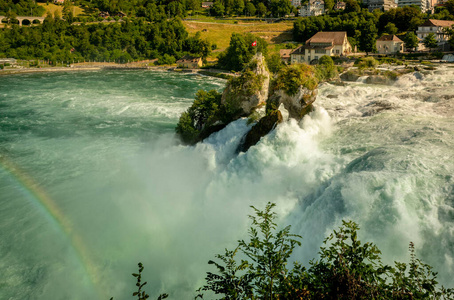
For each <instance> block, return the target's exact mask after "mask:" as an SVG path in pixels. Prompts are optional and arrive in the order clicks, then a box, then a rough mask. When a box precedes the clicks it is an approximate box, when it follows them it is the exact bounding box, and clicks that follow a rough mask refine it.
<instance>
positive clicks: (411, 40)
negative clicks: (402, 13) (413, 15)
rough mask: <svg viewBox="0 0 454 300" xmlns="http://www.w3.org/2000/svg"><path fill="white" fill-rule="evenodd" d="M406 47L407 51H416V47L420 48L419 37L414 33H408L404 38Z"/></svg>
mask: <svg viewBox="0 0 454 300" xmlns="http://www.w3.org/2000/svg"><path fill="white" fill-rule="evenodd" d="M404 42H405V46H406V47H407V49H413V50H416V47H418V43H419V40H418V37H417V36H416V34H415V33H414V32H413V31H410V32H407V34H406V35H405V38H404Z"/></svg>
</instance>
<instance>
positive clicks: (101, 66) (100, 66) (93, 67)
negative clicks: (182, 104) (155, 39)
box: [0, 63, 235, 79]
mask: <svg viewBox="0 0 454 300" xmlns="http://www.w3.org/2000/svg"><path fill="white" fill-rule="evenodd" d="M100 70H148V71H167V72H176V73H193V74H198V75H204V76H211V77H216V78H222V79H228V78H230V77H232V76H235V74H233V73H231V72H228V71H224V70H218V69H180V68H177V67H174V66H172V67H170V66H149V65H147V64H137V63H136V64H114V63H92V64H74V65H70V66H69V67H45V68H25V67H21V68H8V69H3V70H0V76H1V75H12V74H24V73H43V72H72V71H100Z"/></svg>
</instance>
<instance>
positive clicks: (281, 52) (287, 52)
mask: <svg viewBox="0 0 454 300" xmlns="http://www.w3.org/2000/svg"><path fill="white" fill-rule="evenodd" d="M292 52H293V49H281V50H279V55H280V56H281V58H290V53H292Z"/></svg>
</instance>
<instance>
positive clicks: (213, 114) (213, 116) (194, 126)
mask: <svg viewBox="0 0 454 300" xmlns="http://www.w3.org/2000/svg"><path fill="white" fill-rule="evenodd" d="M220 105H221V94H220V93H219V92H217V91H216V90H211V91H209V92H207V91H204V90H199V91H198V92H197V94H196V96H195V100H194V103H193V104H192V105H191V107H190V108H189V109H188V110H187V111H186V112H184V113H183V114H182V115H181V117H180V120H179V121H178V124H177V127H176V128H175V131H176V133H178V134H179V135H180V137H181V139H182V140H183V142H184V143H186V144H195V143H197V142H198V141H199V135H200V133H201V132H202V130H203V129H204V128H205V127H206V126H209V125H212V124H214V122H215V121H216V120H217V117H218V115H219V107H220Z"/></svg>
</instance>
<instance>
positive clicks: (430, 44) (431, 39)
mask: <svg viewBox="0 0 454 300" xmlns="http://www.w3.org/2000/svg"><path fill="white" fill-rule="evenodd" d="M423 43H424V46H426V47H427V48H429V49H435V48H437V47H438V42H437V39H436V38H435V34H433V33H429V34H428V35H427V36H426V37H425V38H424V41H423Z"/></svg>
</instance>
